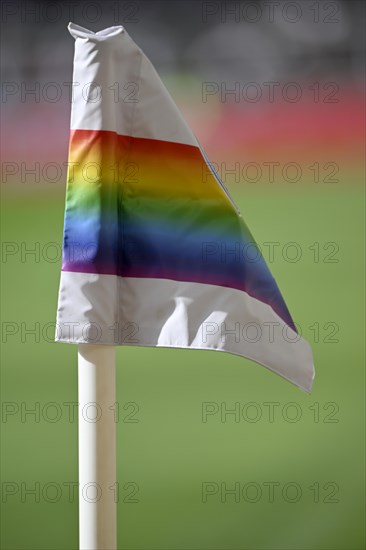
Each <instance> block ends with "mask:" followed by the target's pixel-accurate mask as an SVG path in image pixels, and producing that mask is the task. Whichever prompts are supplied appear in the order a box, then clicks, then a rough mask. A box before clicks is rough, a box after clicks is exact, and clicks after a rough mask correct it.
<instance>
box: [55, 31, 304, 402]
mask: <svg viewBox="0 0 366 550" xmlns="http://www.w3.org/2000/svg"><path fill="white" fill-rule="evenodd" d="M68 28H69V31H70V33H71V35H72V36H73V37H74V39H75V54H74V72H73V101H72V107H71V132H70V144H69V164H68V175H67V190H66V204H65V219H64V240H63V261H62V271H61V279H60V287H59V295H58V309H57V324H56V336H55V339H56V341H59V342H68V343H74V344H79V343H93V344H95V343H100V344H107V345H108V344H109V345H134V346H162V347H174V348H190V349H205V350H217V351H225V352H229V353H233V354H236V355H240V356H243V357H246V358H249V359H252V360H253V361H256V362H257V363H260V364H262V365H264V366H266V367H267V368H269V369H271V370H272V371H274V372H276V373H277V374H279V375H281V376H282V377H284V378H286V379H287V380H289V381H291V382H292V383H294V384H296V385H297V386H299V387H301V388H302V389H304V390H305V391H308V392H309V391H310V390H311V387H312V381H313V377H314V368H313V359H312V352H311V349H310V346H309V344H308V343H307V342H306V341H305V340H304V339H303V338H302V337H301V336H300V334H298V332H297V330H296V326H295V324H294V322H293V320H292V318H291V315H290V313H289V311H288V309H287V307H286V304H285V302H284V300H283V298H282V295H281V293H280V291H279V289H278V286H277V284H276V282H275V280H274V278H273V276H272V275H271V273H270V271H269V269H268V267H267V265H266V263H265V260H264V258H263V256H262V254H261V252H260V250H259V247H258V246H257V245H256V243H255V241H254V238H253V236H252V235H251V233H250V231H249V230H248V228H247V226H246V224H245V222H244V220H243V218H242V216H241V214H240V212H239V209H238V207H237V206H236V204H235V202H234V201H233V199H232V198H231V196H230V194H229V192H228V190H227V189H226V187H225V186H224V184H223V183H222V181H221V180H220V178H219V177H218V175H217V173H216V172H215V170H214V169H213V167H212V165H211V164H210V162H209V161H208V159H207V157H206V155H205V153H204V151H203V150H202V148H201V146H200V144H199V143H198V141H197V139H196V138H195V136H194V135H193V133H192V131H191V130H190V128H189V127H188V125H187V123H186V122H185V120H184V118H183V117H182V115H181V113H180V111H179V110H178V108H177V106H176V105H175V103H174V101H173V100H172V98H171V96H170V94H169V93H168V91H167V89H166V88H165V86H164V84H163V83H162V81H161V79H160V78H159V76H158V74H157V72H156V71H155V69H154V67H153V66H152V64H151V62H150V61H149V60H148V58H147V57H146V56H145V54H144V53H143V52H142V51H141V49H140V48H139V47H138V46H137V45H136V44H135V43H134V41H133V40H132V39H131V38H130V36H129V35H128V34H127V32H126V30H125V29H124V28H123V27H122V26H116V27H110V28H108V29H104V30H102V31H100V32H97V33H94V32H92V31H90V30H87V29H84V28H83V27H80V26H78V25H76V24H73V23H70V24H69V27H68ZM248 207H249V206H248Z"/></svg>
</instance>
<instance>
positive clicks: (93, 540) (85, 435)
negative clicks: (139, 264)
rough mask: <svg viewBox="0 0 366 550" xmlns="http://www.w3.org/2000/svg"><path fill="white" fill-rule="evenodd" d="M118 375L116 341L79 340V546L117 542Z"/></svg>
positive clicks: (106, 548)
mask: <svg viewBox="0 0 366 550" xmlns="http://www.w3.org/2000/svg"><path fill="white" fill-rule="evenodd" d="M115 379H116V369H115V346H105V345H99V344H97V345H94V344H80V345H79V348H78V387H79V389H78V400H79V541H80V550H116V548H117V504H116V501H117V495H118V490H117V487H118V486H117V483H116V481H117V479H116V424H115V418H114V410H115V407H114V404H115V401H116V380H115Z"/></svg>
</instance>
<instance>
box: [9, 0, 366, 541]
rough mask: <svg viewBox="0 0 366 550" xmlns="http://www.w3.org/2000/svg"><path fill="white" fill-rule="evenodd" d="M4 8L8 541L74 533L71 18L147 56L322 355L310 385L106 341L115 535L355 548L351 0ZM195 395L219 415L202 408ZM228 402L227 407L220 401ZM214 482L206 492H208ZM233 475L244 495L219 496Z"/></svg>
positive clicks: (359, 86)
mask: <svg viewBox="0 0 366 550" xmlns="http://www.w3.org/2000/svg"><path fill="white" fill-rule="evenodd" d="M1 9H2V11H1V23H2V28H1V43H2V48H1V50H2V51H1V54H2V89H1V90H2V93H1V96H2V97H1V111H2V116H1V118H2V144H1V148H2V241H3V244H2V271H3V277H2V302H1V304H2V306H1V307H2V364H3V367H2V374H1V380H2V399H3V416H2V423H1V428H2V429H1V431H2V443H3V444H2V461H1V466H2V493H3V497H2V514H1V521H2V548H4V550H20V549H25V550H38V549H47V550H50V549H55V550H56V549H60V550H66V549H74V548H77V545H78V517H77V500H76V498H72V496H71V494H70V487H71V485H70V484H72V483H73V482H76V481H77V423H76V421H75V419H73V418H72V416H71V417H70V414H69V413H70V411H71V410H72V406H71V405H70V403H74V402H76V401H77V366H76V347H75V346H66V345H61V344H55V343H53V342H52V339H53V327H52V323H54V321H55V313H56V303H57V292H58V282H59V273H60V265H61V257H60V253H61V240H62V229H63V212H64V198H65V181H66V165H65V163H66V162H67V149H68V133H69V119H70V96H69V92H70V82H71V80H72V61H73V46H74V41H73V39H72V38H71V36H70V35H69V33H68V31H67V28H66V26H67V24H68V22H69V21H73V22H75V23H78V24H80V25H82V26H85V27H87V28H89V29H92V30H100V29H102V28H104V27H107V26H111V25H117V24H122V25H124V26H125V27H126V30H127V32H128V33H129V34H130V35H131V36H132V38H133V39H134V40H135V41H136V42H137V44H138V45H139V46H141V48H142V49H143V50H144V51H145V53H146V54H147V55H148V56H149V57H150V59H151V61H152V62H153V63H154V65H155V67H156V68H157V70H158V72H159V73H160V75H161V77H162V79H163V81H164V82H165V84H166V85H167V87H168V89H169V90H170V92H171V93H172V95H173V97H174V99H175V101H176V103H177V104H178V106H179V107H180V109H181V110H182V112H183V113H184V115H185V117H186V118H187V120H188V121H189V123H190V125H191V127H192V129H193V131H194V133H195V134H196V136H197V138H198V139H199V141H200V142H201V144H202V146H203V147H204V149H205V150H206V152H207V153H208V156H209V158H210V159H211V161H212V162H214V163H215V164H216V165H217V168H218V171H219V173H220V175H221V177H222V179H223V181H224V183H226V185H227V186H228V187H229V189H230V191H231V193H232V195H233V197H234V199H235V201H236V202H237V203H238V205H239V206H240V208H241V211H242V215H243V217H244V219H245V221H246V222H247V224H248V225H249V227H250V229H251V230H252V232H253V234H254V236H255V238H256V240H257V242H258V244H259V245H260V246H262V250H263V254H264V255H265V256H266V258H267V260H268V262H269V265H270V268H271V270H272V272H273V274H274V275H275V277H276V279H277V281H278V284H279V286H280V288H281V290H282V291H283V294H284V296H285V299H286V301H287V303H288V306H289V309H290V311H291V312H292V314H293V317H294V319H295V321H296V322H297V323H298V324H299V326H300V327H301V330H302V332H303V334H304V336H305V338H307V339H308V341H309V342H310V343H311V345H312V347H313V351H314V357H315V367H316V378H315V383H314V391H313V393H312V394H311V395H310V396H308V395H306V394H304V393H302V392H301V391H300V390H298V389H296V388H295V387H293V386H291V385H290V384H288V383H287V382H285V381H284V380H282V379H280V378H278V377H276V376H275V375H274V374H272V373H271V372H269V371H267V370H266V369H264V368H261V367H260V366H258V365H255V364H253V363H251V362H250V361H245V360H244V359H241V358H239V357H234V356H229V355H223V354H215V353H213V352H207V353H205V352H201V351H197V352H195V351H179V350H159V349H139V348H132V347H123V348H119V349H118V402H119V405H120V413H121V414H120V417H119V422H118V424H117V429H118V478H119V502H118V526H119V533H118V541H119V546H118V547H119V548H121V549H125V550H127V549H131V550H132V549H136V550H137V549H141V550H153V549H154V550H162V549H164V550H172V549H177V550H178V549H179V550H224V549H225V550H239V549H240V550H242V549H253V550H254V549H255V550H258V549H268V550H277V549H278V550H279V549H281V550H282V549H299V550H300V549H301V550H310V549H312V550H313V549H314V550H318V549H319V550H333V549H337V550H338V549H339V550H343V549H344V550H346V549H347V550H358V549H362V548H364V547H365V531H364V511H365V510H364V502H365V501H364V481H365V474H364V448H365V447H364V443H365V438H364V437H365V436H364V412H365V395H364V370H363V369H364V333H365V326H364V306H363V303H364V285H363V280H364V187H363V184H364V164H365V153H364V146H365V141H364V137H365V122H364V120H365V99H364V91H365V89H364V77H365V73H364V61H365V56H364V27H365V5H364V3H363V2H361V1H359V2H358V1H347V2H346V1H338V0H337V1H334V2H333V1H332V2H327V1H312V0H309V1H307V0H305V1H300V0H296V1H294V2H282V1H278V2H274V1H271V0H268V1H252V2H239V1H236V2H231V1H229V2H219V1H210V2H206V1H183V0H182V1H180V0H171V1H159V0H151V1H146V2H144V1H126V2H122V1H121V2H119V1H118V0H116V1H108V0H107V1H103V2H101V1H90V2H89V1H85V2H84V1H80V2H73V1H69V2H64V1H60V2H57V1H53V2H32V1H27V2H16V1H15V2H12V1H3V2H2V5H1ZM233 90H234V92H235V93H230V91H233ZM269 242H271V243H278V244H275V245H273V246H274V248H273V249H271V248H270V246H268V245H265V244H264V243H269ZM294 243H295V245H294ZM32 331H33V332H32ZM207 402H209V403H214V404H217V410H218V412H217V413H216V414H214V415H212V416H209V417H208V418H207V422H204V421H203V418H202V407H204V405H203V403H207ZM68 403H69V405H67V404H68ZM236 403H238V404H239V405H235V404H236ZM270 403H271V404H272V405H269V404H270ZM213 407H214V409H215V410H216V405H213ZM235 407H239V409H240V411H241V414H240V417H239V418H238V417H235V415H230V414H228V415H225V410H229V409H233V408H235ZM271 407H272V409H271ZM32 409H33V410H34V411H35V413H34V414H32V413H31V412H27V411H31V410H32ZM270 409H271V410H273V411H274V413H273V417H271V415H270V413H269V411H270ZM221 413H222V415H221ZM131 420H137V421H136V422H135V421H131ZM206 482H210V483H211V484H212V485H211V488H212V487H214V488H217V492H215V494H214V495H212V496H208V497H207V502H205V499H204V498H203V496H202V490H203V487H204V486H203V485H202V484H204V483H206ZM271 482H273V483H274V485H273V487H274V494H273V498H272V497H271V495H270V494H269V485H268V484H269V483H271ZM221 484H223V485H221ZM235 484H239V487H240V490H241V492H240V495H239V498H235V495H232V494H231V495H230V494H227V495H226V499H225V489H233V488H234V487H235ZM247 484H252V485H247ZM288 484H290V485H288ZM236 487H238V485H237V486H236ZM243 488H244V489H243ZM299 488H300V489H299ZM247 490H248V492H246V491H247ZM32 491H33V492H32ZM236 500H238V502H237V501H236Z"/></svg>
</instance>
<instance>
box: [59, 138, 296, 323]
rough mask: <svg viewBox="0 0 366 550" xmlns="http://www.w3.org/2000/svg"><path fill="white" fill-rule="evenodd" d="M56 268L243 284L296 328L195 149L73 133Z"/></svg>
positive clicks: (224, 194) (252, 243)
mask: <svg viewBox="0 0 366 550" xmlns="http://www.w3.org/2000/svg"><path fill="white" fill-rule="evenodd" d="M62 270H63V271H69V272H80V273H99V274H109V275H117V276H120V277H142V278H157V279H172V280H177V281H189V282H197V283H206V284H212V285H217V286H222V287H229V288H234V289H238V290H242V291H245V292H246V293H248V294H249V295H250V296H252V297H254V298H256V299H257V300H260V301H261V302H264V303H266V304H268V305H270V306H271V307H272V309H273V310H274V311H275V312H276V313H277V314H278V315H279V316H280V317H281V318H282V319H283V320H284V321H285V323H287V325H289V326H290V327H291V328H293V329H294V330H296V329H295V326H294V323H293V321H292V319H291V316H290V314H289V312H288V309H287V307H286V304H285V302H284V300H283V298H282V296H281V294H280V291H279V289H278V287H277V284H276V282H275V280H274V278H273V277H272V275H271V273H270V271H269V269H268V267H267V265H266V263H265V261H264V259H263V257H262V256H261V254H260V252H259V250H258V248H257V246H256V244H255V241H254V239H253V237H252V235H251V233H250V231H249V230H248V228H247V227H246V225H245V223H244V221H243V219H242V218H241V216H240V215H239V213H238V211H237V209H236V208H235V206H234V205H233V203H232V201H231V198H230V196H229V195H228V193H227V192H226V190H225V188H224V187H223V185H222V183H221V182H220V181H219V180H218V178H217V176H216V175H215V174H214V173H213V171H212V170H211V169H210V167H209V165H208V163H207V162H206V160H205V158H204V156H203V154H202V152H201V150H200V149H199V148H198V147H195V146H192V145H184V144H180V143H173V142H169V141H161V140H156V139H145V138H136V137H130V136H122V135H119V134H117V133H115V132H110V131H99V130H98V131H97V130H72V131H71V137H70V149H69V170H68V182H67V193H66V208H65V222H64V245H63V265H62Z"/></svg>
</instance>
